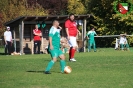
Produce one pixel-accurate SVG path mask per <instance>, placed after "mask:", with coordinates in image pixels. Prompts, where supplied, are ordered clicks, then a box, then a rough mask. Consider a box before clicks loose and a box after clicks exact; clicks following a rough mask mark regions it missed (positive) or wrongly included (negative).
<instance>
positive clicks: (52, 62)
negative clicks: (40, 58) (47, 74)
mask: <svg viewBox="0 0 133 88" xmlns="http://www.w3.org/2000/svg"><path fill="white" fill-rule="evenodd" d="M53 65H54V61H53V60H51V61H50V62H49V63H48V65H47V67H46V70H45V71H50V69H51V68H52V67H53Z"/></svg>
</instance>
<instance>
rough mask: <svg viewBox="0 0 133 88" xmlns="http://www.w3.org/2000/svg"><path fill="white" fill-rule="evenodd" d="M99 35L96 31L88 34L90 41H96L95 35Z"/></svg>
mask: <svg viewBox="0 0 133 88" xmlns="http://www.w3.org/2000/svg"><path fill="white" fill-rule="evenodd" d="M95 35H97V34H96V32H95V31H89V32H88V33H87V36H88V37H89V40H90V41H94V36H95Z"/></svg>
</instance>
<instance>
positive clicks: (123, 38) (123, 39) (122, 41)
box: [120, 34, 129, 51]
mask: <svg viewBox="0 0 133 88" xmlns="http://www.w3.org/2000/svg"><path fill="white" fill-rule="evenodd" d="M124 46H126V48H127V50H129V45H128V42H127V39H126V34H120V48H121V50H122V51H123V50H124Z"/></svg>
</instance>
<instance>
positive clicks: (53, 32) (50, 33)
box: [49, 27, 56, 37]
mask: <svg viewBox="0 0 133 88" xmlns="http://www.w3.org/2000/svg"><path fill="white" fill-rule="evenodd" d="M55 32H56V31H55V30H54V28H53V27H51V28H50V31H49V37H53V36H54V34H55Z"/></svg>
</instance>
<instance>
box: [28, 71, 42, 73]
mask: <svg viewBox="0 0 133 88" xmlns="http://www.w3.org/2000/svg"><path fill="white" fill-rule="evenodd" d="M26 72H31V73H44V71H26Z"/></svg>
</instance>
